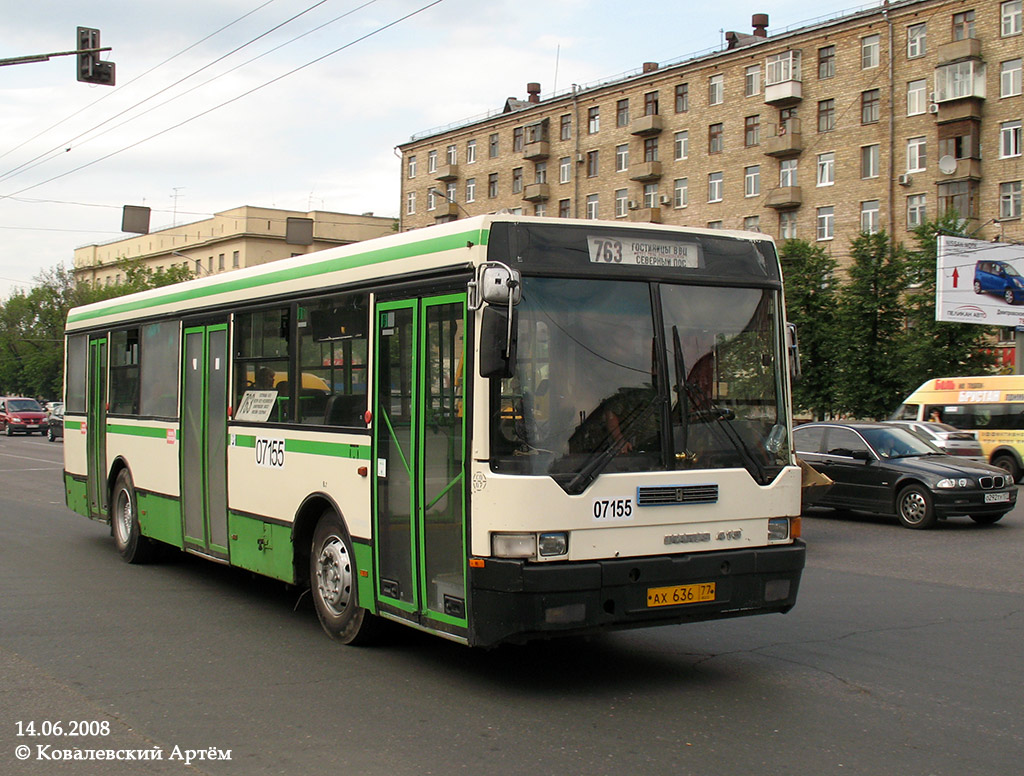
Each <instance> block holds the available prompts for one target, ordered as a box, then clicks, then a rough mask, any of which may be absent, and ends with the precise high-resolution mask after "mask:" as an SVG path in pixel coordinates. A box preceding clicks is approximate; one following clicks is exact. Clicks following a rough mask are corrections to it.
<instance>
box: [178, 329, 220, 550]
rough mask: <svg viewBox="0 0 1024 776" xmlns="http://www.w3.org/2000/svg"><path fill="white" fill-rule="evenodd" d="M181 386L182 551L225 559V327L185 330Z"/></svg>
mask: <svg viewBox="0 0 1024 776" xmlns="http://www.w3.org/2000/svg"><path fill="white" fill-rule="evenodd" d="M181 374H182V378H181V379H182V386H181V397H182V407H181V462H180V466H181V469H180V471H181V506H182V513H183V514H182V519H183V520H184V529H185V547H186V548H187V549H192V550H197V551H199V552H201V553H203V554H205V555H211V556H213V557H215V558H222V559H227V557H228V546H227V545H228V518H227V419H228V398H227V397H228V327H227V324H226V323H220V324H216V325H212V326H195V327H186V329H185V344H184V363H183V364H182V370H181Z"/></svg>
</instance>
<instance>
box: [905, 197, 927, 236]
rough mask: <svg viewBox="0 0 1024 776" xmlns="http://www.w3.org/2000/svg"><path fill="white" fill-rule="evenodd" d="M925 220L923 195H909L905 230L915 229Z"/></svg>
mask: <svg viewBox="0 0 1024 776" xmlns="http://www.w3.org/2000/svg"><path fill="white" fill-rule="evenodd" d="M926 220H927V215H926V214H925V195H924V194H911V195H910V196H909V197H907V229H917V227H919V226H921V225H923V224H924V222H925V221H926Z"/></svg>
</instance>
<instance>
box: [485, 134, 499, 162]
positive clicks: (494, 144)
mask: <svg viewBox="0 0 1024 776" xmlns="http://www.w3.org/2000/svg"><path fill="white" fill-rule="evenodd" d="M487 156H488V157H490V158H491V159H495V158H497V156H498V133H497V132H495V133H494V134H493V135H491V136H490V137H489V138H488V139H487Z"/></svg>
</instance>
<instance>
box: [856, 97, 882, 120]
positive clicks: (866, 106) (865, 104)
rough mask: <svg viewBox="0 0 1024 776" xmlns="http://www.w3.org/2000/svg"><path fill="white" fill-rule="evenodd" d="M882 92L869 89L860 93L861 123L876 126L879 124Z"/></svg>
mask: <svg viewBox="0 0 1024 776" xmlns="http://www.w3.org/2000/svg"><path fill="white" fill-rule="evenodd" d="M880 95H881V92H880V91H879V90H878V89H868V90H867V91H866V92H861V93H860V123H861V124H875V123H877V122H878V115H879V101H880V99H881V97H880Z"/></svg>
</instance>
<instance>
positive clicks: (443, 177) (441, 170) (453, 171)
mask: <svg viewBox="0 0 1024 776" xmlns="http://www.w3.org/2000/svg"><path fill="white" fill-rule="evenodd" d="M458 177H459V165H457V164H445V165H442V166H440V167H438V168H437V173H436V174H435V175H434V180H436V181H453V180H455V179H456V178H458Z"/></svg>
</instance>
